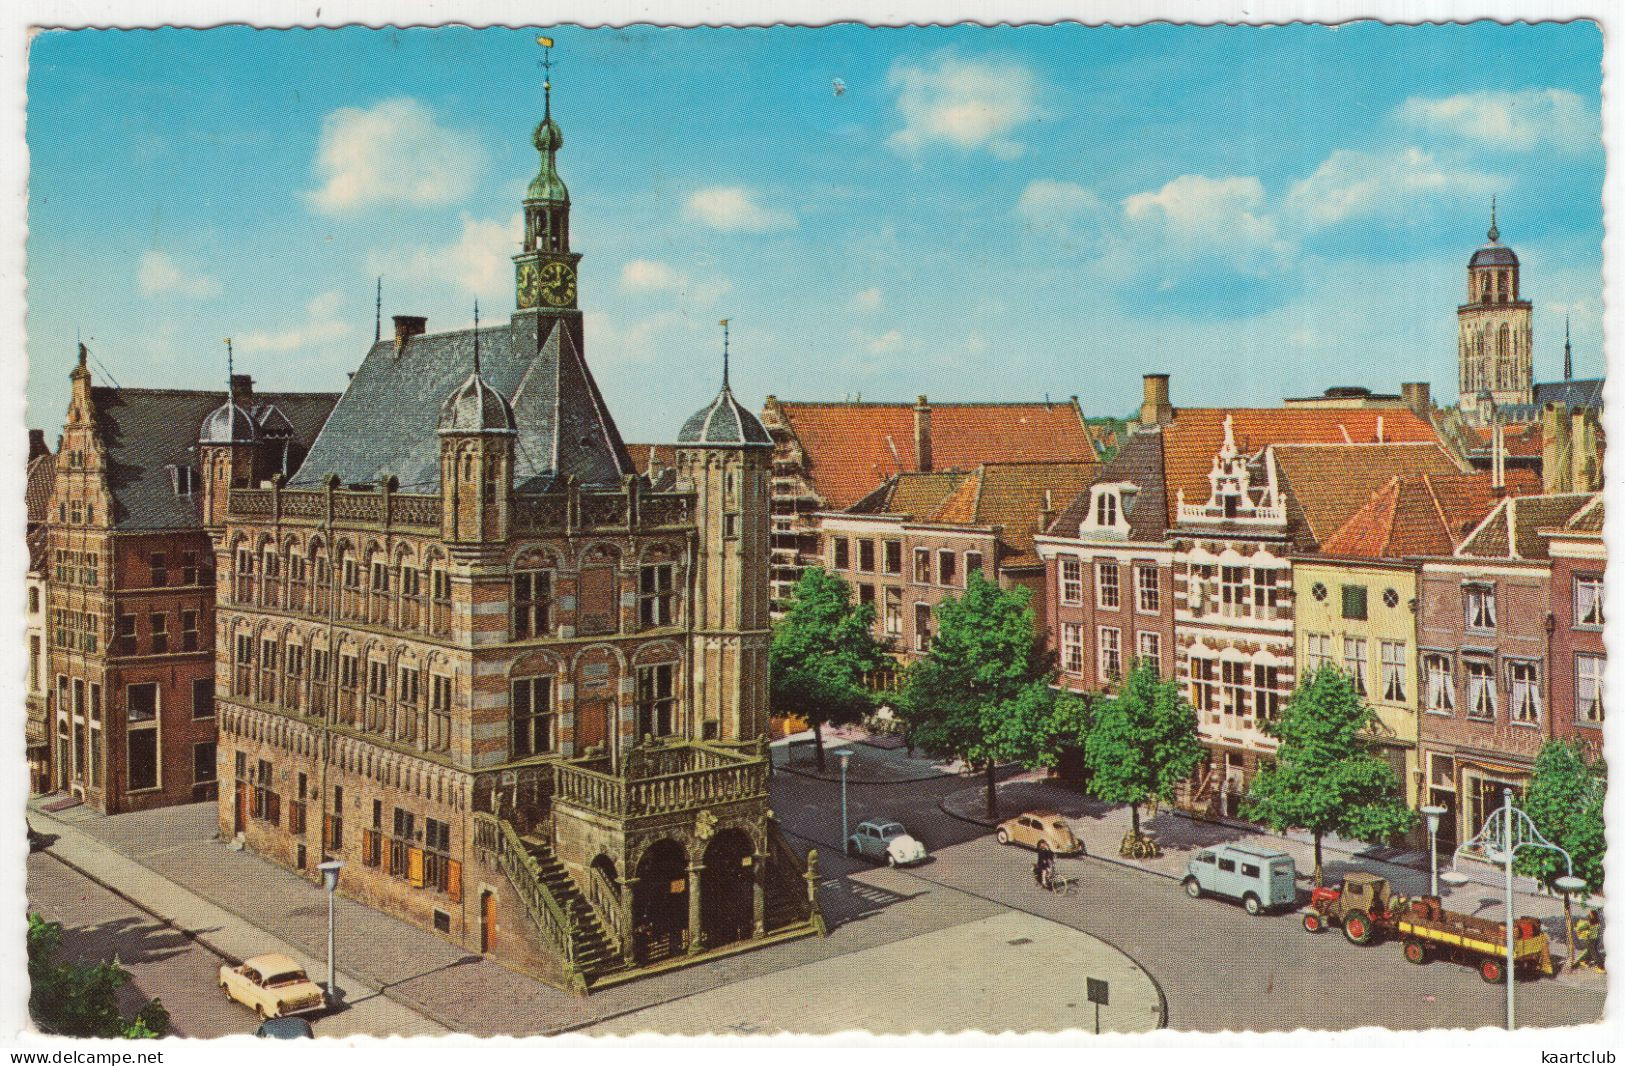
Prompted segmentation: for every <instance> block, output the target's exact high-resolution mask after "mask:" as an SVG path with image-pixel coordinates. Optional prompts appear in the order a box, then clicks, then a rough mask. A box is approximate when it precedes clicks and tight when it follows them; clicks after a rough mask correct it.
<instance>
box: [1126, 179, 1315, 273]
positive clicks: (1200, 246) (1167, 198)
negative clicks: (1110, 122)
mask: <svg viewBox="0 0 1625 1066" xmlns="http://www.w3.org/2000/svg"><path fill="white" fill-rule="evenodd" d="M1123 218H1124V220H1125V222H1126V224H1127V227H1126V228H1127V231H1128V237H1129V239H1130V240H1133V241H1136V242H1142V241H1150V242H1153V243H1154V244H1155V245H1156V246H1157V248H1156V249H1155V250H1153V251H1145V250H1142V251H1141V254H1143V255H1146V256H1147V257H1148V258H1152V259H1153V261H1154V257H1159V256H1160V257H1171V258H1178V259H1184V260H1212V261H1217V262H1222V263H1225V264H1228V265H1229V266H1232V267H1234V268H1235V269H1237V270H1240V271H1243V272H1246V273H1254V274H1260V275H1262V274H1267V273H1270V272H1271V271H1272V270H1273V269H1274V268H1275V267H1276V266H1278V265H1280V263H1281V262H1282V261H1283V260H1284V259H1285V258H1286V257H1287V256H1289V255H1290V254H1291V252H1292V244H1291V242H1290V241H1288V240H1286V239H1284V238H1283V237H1282V236H1281V233H1280V227H1279V226H1278V225H1277V224H1276V221H1275V219H1274V218H1273V217H1272V216H1271V215H1270V214H1269V212H1267V211H1266V210H1265V198H1264V185H1263V183H1262V182H1260V181H1259V180H1258V179H1257V178H1254V177H1226V178H1210V177H1207V176H1205V175H1202V174H1182V175H1180V176H1179V177H1177V178H1175V179H1173V180H1172V181H1170V182H1168V183H1167V184H1166V185H1164V186H1163V187H1162V188H1161V189H1158V190H1157V191H1156V192H1141V193H1135V194H1134V195H1132V196H1130V197H1127V198H1126V199H1125V200H1124V201H1123Z"/></svg>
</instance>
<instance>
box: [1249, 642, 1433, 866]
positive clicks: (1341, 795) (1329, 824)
mask: <svg viewBox="0 0 1625 1066" xmlns="http://www.w3.org/2000/svg"><path fill="white" fill-rule="evenodd" d="M1375 724H1376V712H1375V711H1373V710H1372V709H1371V708H1370V707H1369V706H1368V705H1367V704H1366V702H1365V701H1364V700H1362V699H1361V698H1360V696H1359V694H1358V693H1357V692H1355V691H1354V685H1353V683H1352V682H1351V681H1350V680H1349V679H1348V677H1347V676H1346V675H1345V674H1343V672H1342V671H1340V670H1338V669H1337V668H1335V667H1332V666H1322V667H1321V668H1320V669H1319V670H1317V671H1315V673H1314V674H1313V675H1312V676H1310V677H1309V678H1308V679H1307V680H1306V681H1305V682H1304V683H1303V684H1301V685H1300V686H1298V690H1297V691H1296V692H1294V693H1293V694H1292V698H1291V699H1289V700H1288V701H1287V704H1286V707H1285V708H1284V709H1283V710H1282V712H1281V716H1280V717H1279V718H1278V719H1276V720H1274V721H1270V722H1266V723H1264V730H1265V732H1267V733H1268V734H1269V735H1271V736H1273V737H1275V738H1277V739H1278V740H1279V741H1280V742H1281V746H1280V748H1279V749H1278V750H1277V751H1276V754H1275V765H1273V766H1269V767H1266V768H1264V769H1262V770H1260V771H1259V772H1258V775H1257V776H1256V777H1254V778H1253V784H1252V788H1251V790H1250V791H1249V792H1248V794H1247V797H1246V799H1245V800H1244V801H1243V803H1242V814H1243V816H1244V817H1247V818H1251V819H1254V820H1255V821H1259V822H1263V823H1264V824H1265V825H1267V826H1269V827H1270V828H1271V829H1274V830H1275V831H1276V832H1281V831H1284V830H1287V829H1304V830H1307V831H1308V832H1309V833H1310V834H1311V835H1313V836H1314V838H1315V884H1317V885H1318V884H1320V883H1321V881H1322V879H1323V876H1324V863H1323V860H1322V856H1321V839H1322V838H1323V837H1324V836H1325V835H1326V834H1327V833H1336V834H1338V835H1339V836H1346V837H1350V838H1352V839H1355V840H1364V841H1369V842H1371V843H1383V842H1385V841H1389V840H1392V839H1393V838H1395V837H1397V836H1399V835H1400V834H1402V833H1404V832H1405V831H1406V830H1407V829H1409V828H1411V826H1413V825H1414V824H1415V823H1416V812H1414V811H1412V810H1411V809H1410V808H1408V807H1406V806H1405V799H1404V792H1403V791H1402V790H1401V789H1400V783H1399V781H1398V779H1397V778H1395V776H1394V771H1393V768H1392V767H1391V766H1389V765H1388V763H1387V761H1386V760H1384V759H1383V758H1382V757H1381V756H1379V755H1377V754H1376V753H1375V752H1374V751H1373V750H1372V745H1371V742H1370V741H1369V740H1368V739H1367V731H1368V730H1369V729H1370V728H1371V727H1372V726H1373V725H1375Z"/></svg>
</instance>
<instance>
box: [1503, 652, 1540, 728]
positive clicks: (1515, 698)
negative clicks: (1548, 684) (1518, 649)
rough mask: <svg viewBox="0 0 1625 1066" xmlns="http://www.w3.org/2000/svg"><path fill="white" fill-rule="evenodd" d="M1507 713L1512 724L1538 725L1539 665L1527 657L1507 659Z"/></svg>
mask: <svg viewBox="0 0 1625 1066" xmlns="http://www.w3.org/2000/svg"><path fill="white" fill-rule="evenodd" d="M1507 693H1508V695H1509V702H1508V704H1507V713H1508V715H1509V716H1510V719H1511V721H1512V724H1513V725H1522V726H1538V725H1540V715H1541V706H1540V665H1539V664H1538V663H1536V662H1534V661H1532V660H1529V659H1508V660H1507Z"/></svg>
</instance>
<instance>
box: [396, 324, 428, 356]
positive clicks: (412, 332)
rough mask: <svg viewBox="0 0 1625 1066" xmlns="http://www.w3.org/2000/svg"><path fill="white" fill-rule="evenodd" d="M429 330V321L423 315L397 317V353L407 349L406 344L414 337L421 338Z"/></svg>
mask: <svg viewBox="0 0 1625 1066" xmlns="http://www.w3.org/2000/svg"><path fill="white" fill-rule="evenodd" d="M428 328H429V320H428V319H427V318H424V317H423V316H422V315H396V316H395V352H396V354H397V355H398V354H400V350H401V349H402V348H404V347H406V342H407V341H409V340H411V339H412V338H413V337H421V336H422V335H423V333H424V331H425V330H427V329H428Z"/></svg>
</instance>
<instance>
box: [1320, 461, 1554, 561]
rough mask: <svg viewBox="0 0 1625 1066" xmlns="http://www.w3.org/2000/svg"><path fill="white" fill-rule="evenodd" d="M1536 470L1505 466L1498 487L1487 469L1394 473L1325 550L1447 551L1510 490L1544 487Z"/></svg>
mask: <svg viewBox="0 0 1625 1066" xmlns="http://www.w3.org/2000/svg"><path fill="white" fill-rule="evenodd" d="M1540 487H1541V485H1540V478H1538V477H1536V476H1535V474H1534V472H1533V471H1530V470H1520V469H1512V470H1508V471H1507V487H1506V489H1505V490H1497V489H1496V488H1495V487H1494V486H1493V484H1492V479H1491V476H1490V475H1489V473H1487V472H1483V471H1479V472H1474V473H1470V474H1459V473H1457V474H1412V475H1405V476H1399V477H1393V478H1390V479H1389V480H1388V482H1387V483H1386V484H1384V485H1383V486H1382V487H1381V488H1379V489H1377V490H1376V492H1374V493H1372V494H1371V498H1370V499H1369V500H1367V501H1366V503H1365V504H1364V506H1362V507H1361V508H1360V509H1359V510H1358V511H1356V512H1355V513H1354V514H1353V515H1352V516H1351V517H1350V518H1349V519H1348V521H1346V522H1344V523H1343V525H1342V526H1341V527H1339V528H1338V529H1337V531H1336V532H1334V533H1333V534H1332V535H1331V536H1330V537H1327V538H1326V539H1325V540H1324V541H1322V542H1321V545H1320V550H1321V552H1322V553H1323V554H1326V555H1333V556H1345V557H1355V558H1364V559H1405V558H1413V557H1416V556H1427V555H1449V554H1451V553H1452V552H1454V551H1455V550H1456V548H1457V546H1458V545H1460V544H1461V542H1462V541H1463V539H1465V538H1466V536H1467V534H1469V533H1470V532H1472V530H1473V529H1474V527H1476V526H1477V525H1478V524H1479V523H1480V522H1482V521H1483V520H1484V517H1485V516H1486V515H1488V514H1489V513H1490V511H1491V510H1493V509H1494V507H1495V506H1496V504H1498V503H1500V501H1501V500H1502V498H1503V497H1504V496H1506V495H1509V494H1510V495H1532V494H1534V493H1538V492H1539V491H1540Z"/></svg>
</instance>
